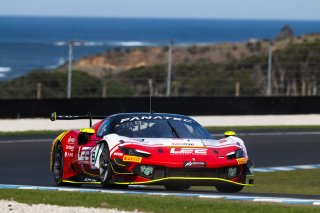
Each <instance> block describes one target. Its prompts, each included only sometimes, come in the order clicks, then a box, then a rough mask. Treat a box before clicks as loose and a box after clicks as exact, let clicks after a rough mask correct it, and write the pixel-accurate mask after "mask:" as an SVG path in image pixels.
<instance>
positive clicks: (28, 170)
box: [0, 132, 320, 199]
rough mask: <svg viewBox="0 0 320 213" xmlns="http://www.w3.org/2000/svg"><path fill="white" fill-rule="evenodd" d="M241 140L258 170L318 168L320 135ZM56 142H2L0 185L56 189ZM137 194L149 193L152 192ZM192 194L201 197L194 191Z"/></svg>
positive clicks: (259, 136) (35, 138)
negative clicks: (53, 169) (52, 160)
mask: <svg viewBox="0 0 320 213" xmlns="http://www.w3.org/2000/svg"><path fill="white" fill-rule="evenodd" d="M239 137H241V138H242V139H243V140H244V141H245V143H246V146H247V149H248V153H249V156H250V158H251V159H253V161H254V162H255V165H256V167H271V166H288V165H303V164H319V150H320V132H301V133H297V132H295V133H252V134H239ZM54 138H55V136H54V135H52V136H27V137H7V138H0V168H1V170H0V184H17V185H37V186H54V185H55V184H54V181H53V177H52V174H51V172H50V171H49V155H50V148H51V147H50V146H51V142H52V140H53V139H54ZM216 138H218V137H216ZM86 187H87V188H90V187H92V186H86ZM94 187H97V186H94ZM136 190H150V188H149V189H148V188H138V189H136ZM152 190H154V191H155V192H156V191H164V190H163V189H152ZM191 192H193V193H194V192H200V193H201V191H192V190H191ZM186 193H187V192H186ZM204 193H208V191H205V192H204ZM241 195H260V196H282V197H296V198H298V197H299V198H312V199H320V196H312V195H283V194H281V195H279V194H275V195H273V194H266V193H263V194H253V193H244V192H243V193H241Z"/></svg>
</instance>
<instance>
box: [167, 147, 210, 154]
mask: <svg viewBox="0 0 320 213" xmlns="http://www.w3.org/2000/svg"><path fill="white" fill-rule="evenodd" d="M170 154H172V155H207V149H201V148H200V149H198V148H181V149H177V148H171V150H170Z"/></svg>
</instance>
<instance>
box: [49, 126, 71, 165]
mask: <svg viewBox="0 0 320 213" xmlns="http://www.w3.org/2000/svg"><path fill="white" fill-rule="evenodd" d="M69 132H70V131H65V132H63V133H61V134H60V135H59V136H58V137H56V138H55V139H54V140H53V142H52V144H51V152H50V171H53V155H54V150H55V148H56V147H57V145H58V144H59V143H61V141H62V140H63V138H64V137H65V136H66V135H67V134H68V133H69Z"/></svg>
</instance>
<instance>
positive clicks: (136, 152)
mask: <svg viewBox="0 0 320 213" xmlns="http://www.w3.org/2000/svg"><path fill="white" fill-rule="evenodd" d="M119 149H120V151H121V152H122V153H123V154H126V155H132V156H138V157H143V158H147V157H150V155H151V153H149V152H146V151H142V150H138V149H132V148H127V147H122V146H119Z"/></svg>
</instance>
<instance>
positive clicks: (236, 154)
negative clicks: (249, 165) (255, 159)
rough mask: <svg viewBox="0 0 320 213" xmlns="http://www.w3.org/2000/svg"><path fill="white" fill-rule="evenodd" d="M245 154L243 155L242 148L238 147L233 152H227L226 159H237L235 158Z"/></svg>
mask: <svg viewBox="0 0 320 213" xmlns="http://www.w3.org/2000/svg"><path fill="white" fill-rule="evenodd" d="M244 156H245V155H244V151H243V149H238V150H236V151H234V152H230V153H228V154H227V159H228V160H231V159H237V158H243V157H244Z"/></svg>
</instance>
